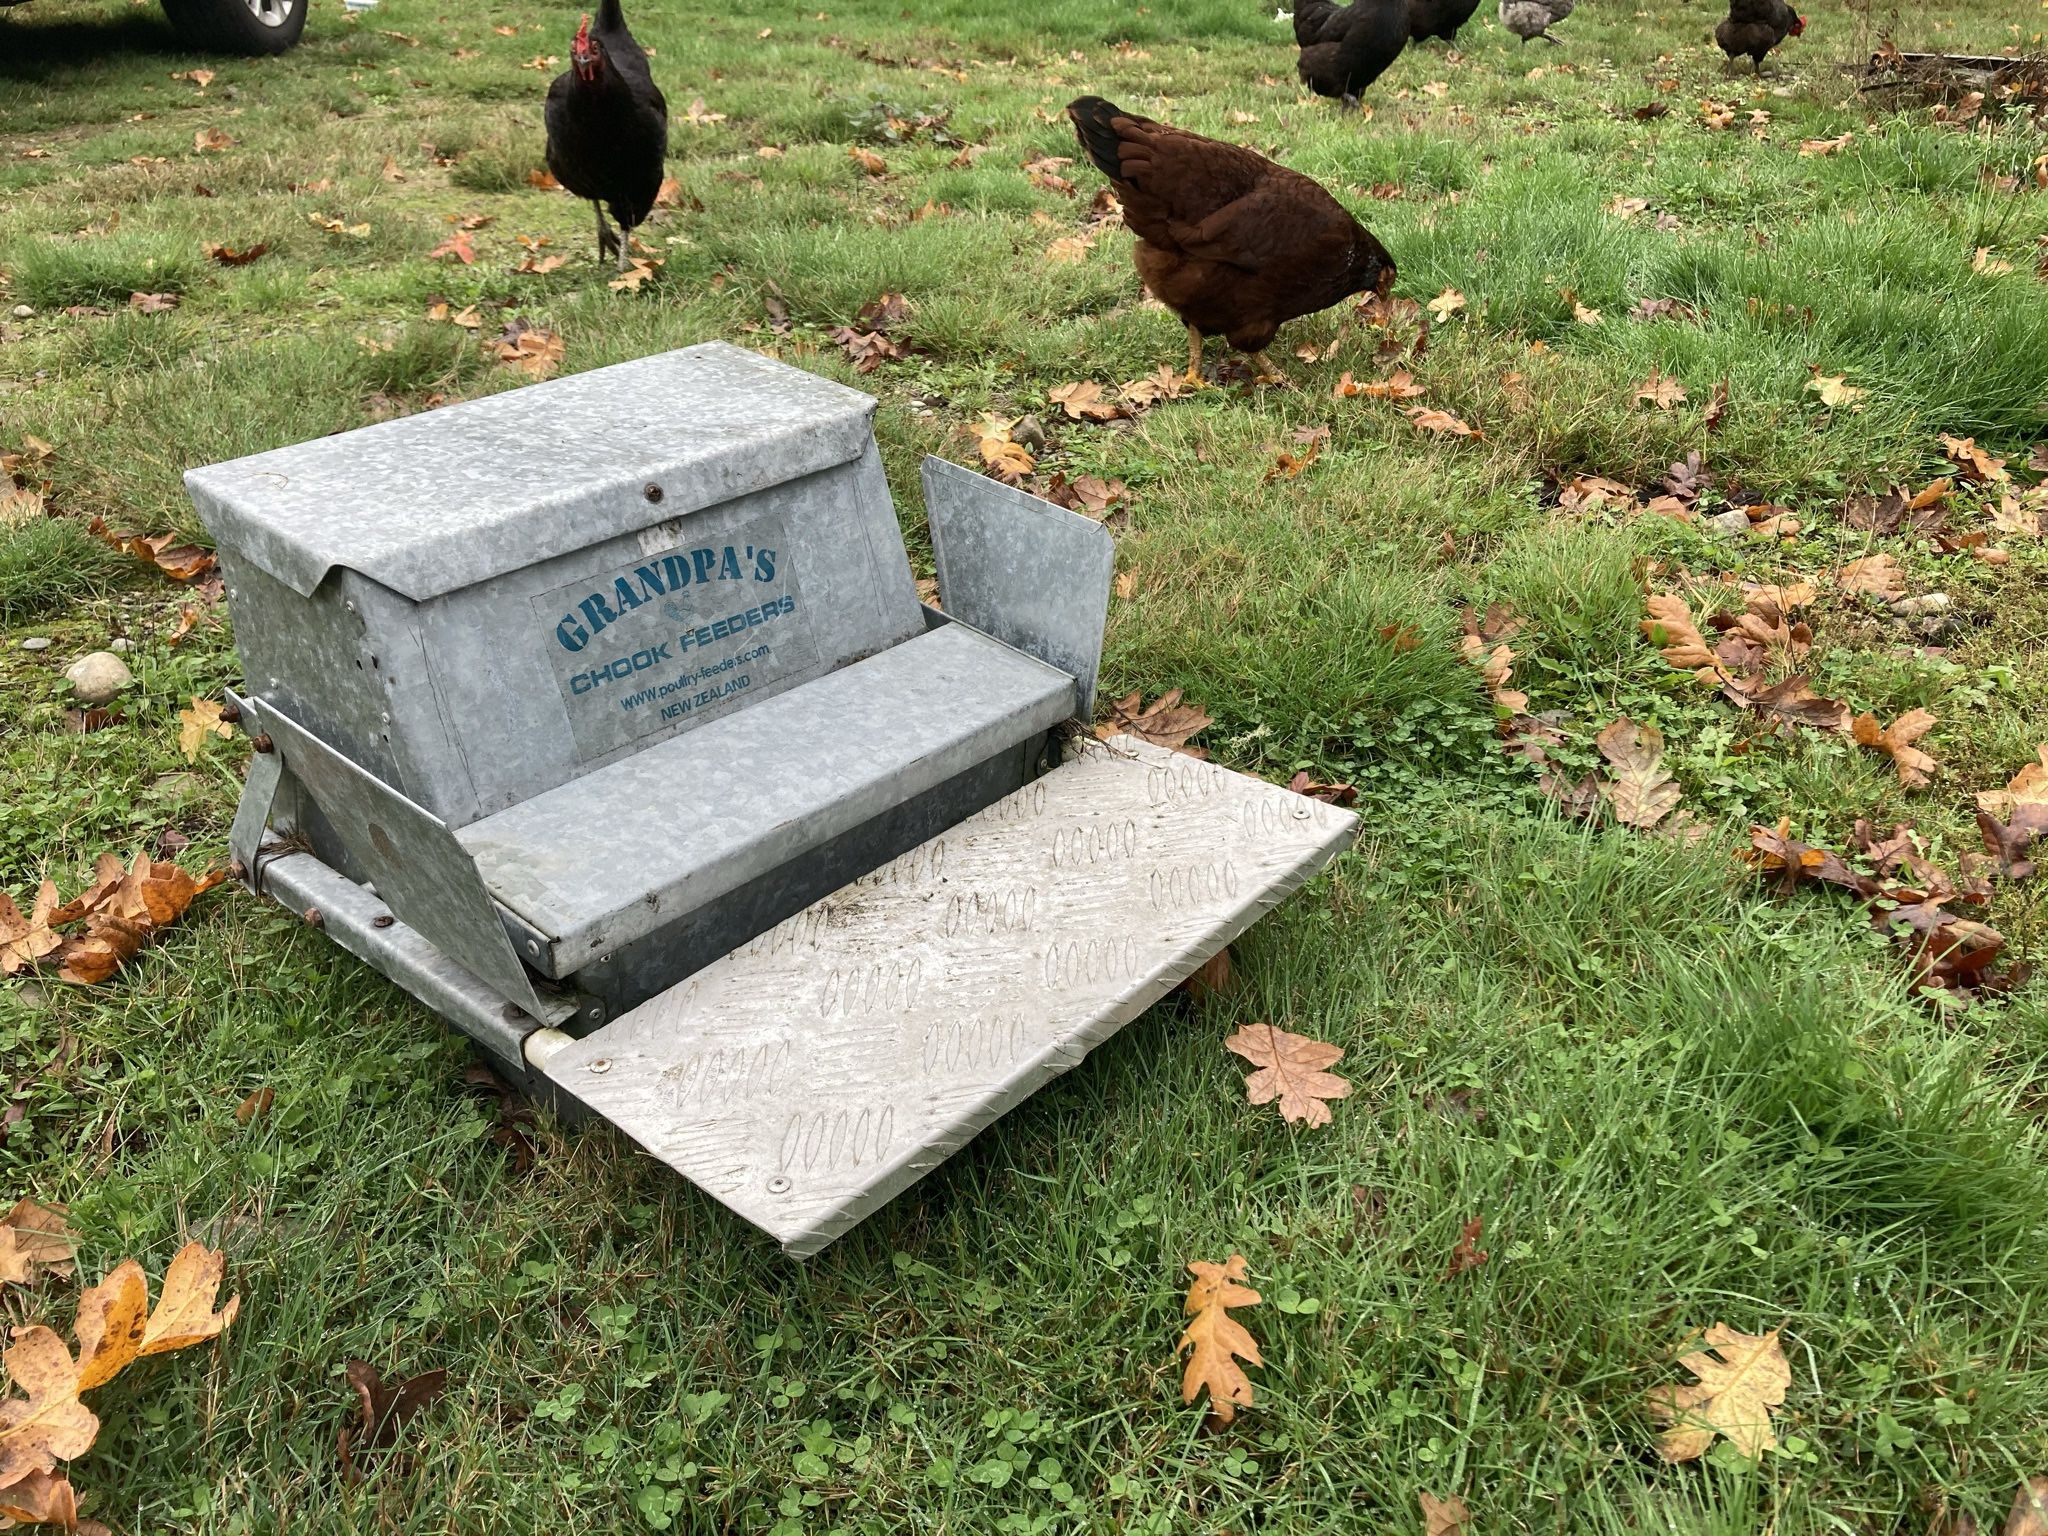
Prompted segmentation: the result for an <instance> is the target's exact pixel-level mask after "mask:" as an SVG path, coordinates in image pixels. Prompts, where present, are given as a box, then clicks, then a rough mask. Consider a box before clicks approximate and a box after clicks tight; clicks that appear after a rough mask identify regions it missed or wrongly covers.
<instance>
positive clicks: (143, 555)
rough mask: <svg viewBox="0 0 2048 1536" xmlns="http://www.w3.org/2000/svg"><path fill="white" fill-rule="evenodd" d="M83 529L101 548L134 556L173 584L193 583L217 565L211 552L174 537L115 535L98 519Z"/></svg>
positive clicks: (168, 535) (133, 534)
mask: <svg viewBox="0 0 2048 1536" xmlns="http://www.w3.org/2000/svg"><path fill="white" fill-rule="evenodd" d="M86 526H87V531H88V532H90V533H91V534H92V536H93V537H94V538H96V539H98V540H99V541H100V542H101V543H102V544H105V545H108V546H110V547H111V548H114V549H118V550H120V551H121V552H122V553H123V554H127V555H133V556H135V558H136V559H138V560H147V561H148V562H149V563H150V564H151V565H153V566H155V567H156V568H157V569H158V570H160V571H162V572H163V573H164V574H165V575H166V576H168V577H170V578H171V580H173V581H193V580H196V579H197V578H199V577H201V576H204V575H205V574H206V573H207V572H208V571H210V570H212V569H213V568H214V565H215V563H216V562H215V560H214V557H213V551H212V550H210V549H201V548H199V547H198V546H197V545H194V544H180V543H178V542H177V540H178V536H177V535H176V534H175V533H159V534H154V535H150V536H147V537H145V536H144V535H142V534H139V533H116V532H114V530H113V529H111V528H109V527H108V526H107V525H106V523H104V522H103V521H101V520H100V519H99V518H97V517H95V518H94V519H93V520H92V521H91V522H90V523H89V524H87V525H86Z"/></svg>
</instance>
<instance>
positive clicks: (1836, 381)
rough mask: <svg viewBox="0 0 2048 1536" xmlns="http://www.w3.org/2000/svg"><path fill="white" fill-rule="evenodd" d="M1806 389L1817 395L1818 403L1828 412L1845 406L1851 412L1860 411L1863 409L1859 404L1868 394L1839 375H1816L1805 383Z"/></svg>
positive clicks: (1845, 377)
mask: <svg viewBox="0 0 2048 1536" xmlns="http://www.w3.org/2000/svg"><path fill="white" fill-rule="evenodd" d="M1806 388H1807V390H1808V391H1809V392H1810V393H1812V394H1816V395H1819V396H1820V403H1821V404H1822V405H1824V406H1826V407H1827V408H1828V409H1829V410H1836V409H1838V408H1840V407H1842V406H1845V405H1846V406H1847V407H1848V408H1849V409H1850V410H1852V411H1860V410H1862V409H1863V407H1862V405H1861V404H1860V403H1859V402H1861V401H1862V399H1863V397H1864V396H1865V395H1867V394H1869V393H1870V391H1869V390H1867V389H1859V388H1857V387H1856V386H1855V385H1854V384H1851V383H1849V382H1848V381H1847V376H1846V375H1844V374H1839V373H1835V374H1816V375H1814V377H1812V378H1810V379H1808V380H1807V381H1806Z"/></svg>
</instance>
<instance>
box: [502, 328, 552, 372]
mask: <svg viewBox="0 0 2048 1536" xmlns="http://www.w3.org/2000/svg"><path fill="white" fill-rule="evenodd" d="M562 352H563V342H562V338H561V337H560V336H557V335H556V334H555V333H554V332H553V331H543V330H539V329H537V328H535V327H533V326H530V325H528V324H527V323H526V322H525V321H524V320H514V321H513V322H512V323H511V324H510V325H508V326H506V327H505V333H504V335H502V336H501V337H499V338H498V343H497V355H498V361H499V362H500V363H503V364H504V365H505V366H506V367H508V368H517V369H518V370H519V371H520V372H521V373H523V374H525V375H526V376H527V377H528V378H533V379H545V378H547V377H549V376H550V375H552V374H553V373H554V372H555V370H556V369H558V368H560V367H561V366H562Z"/></svg>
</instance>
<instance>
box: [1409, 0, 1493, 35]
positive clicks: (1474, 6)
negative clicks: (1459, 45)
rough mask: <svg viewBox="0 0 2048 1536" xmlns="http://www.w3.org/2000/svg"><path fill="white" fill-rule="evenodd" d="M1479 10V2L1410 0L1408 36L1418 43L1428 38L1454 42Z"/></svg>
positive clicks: (1474, 0) (1466, 0)
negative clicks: (1463, 27) (1462, 28)
mask: <svg viewBox="0 0 2048 1536" xmlns="http://www.w3.org/2000/svg"><path fill="white" fill-rule="evenodd" d="M1478 9H1479V0H1408V35H1409V36H1410V37H1412V38H1413V39H1414V40H1415V41H1416V42H1418V43H1419V42H1421V41H1422V40H1423V39H1424V38H1426V37H1440V38H1442V39H1443V40H1444V41H1445V42H1447V43H1449V42H1454V41H1456V40H1457V36H1458V28H1460V27H1462V26H1463V25H1465V23H1466V22H1468V21H1470V20H1471V19H1472V13H1473V12H1474V11H1476V10H1478Z"/></svg>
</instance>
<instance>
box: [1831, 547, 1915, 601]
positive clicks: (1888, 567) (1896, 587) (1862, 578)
mask: <svg viewBox="0 0 2048 1536" xmlns="http://www.w3.org/2000/svg"><path fill="white" fill-rule="evenodd" d="M1835 579H1836V580H1837V581H1839V582H1840V583H1841V584H1842V590H1843V591H1844V592H1869V593H1873V594H1875V595H1876V596H1878V597H1882V598H1887V599H1889V598H1895V597H1899V596H1901V595H1903V594H1904V592H1905V590H1906V573H1905V572H1904V571H1902V570H1901V569H1899V562H1898V561H1896V560H1894V559H1893V558H1892V557H1891V556H1890V555H1866V556H1864V557H1863V558H1862V559H1861V560H1851V561H1850V562H1849V563H1848V564H1847V565H1845V566H1843V567H1842V568H1841V570H1839V571H1837V572H1836V573H1835Z"/></svg>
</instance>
